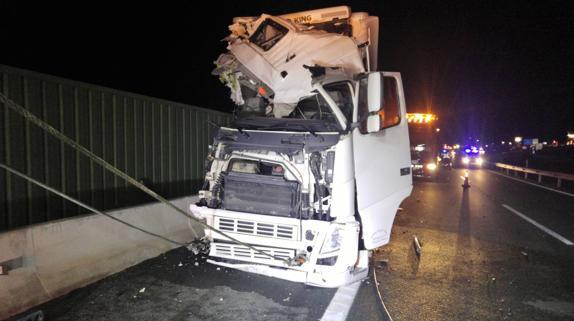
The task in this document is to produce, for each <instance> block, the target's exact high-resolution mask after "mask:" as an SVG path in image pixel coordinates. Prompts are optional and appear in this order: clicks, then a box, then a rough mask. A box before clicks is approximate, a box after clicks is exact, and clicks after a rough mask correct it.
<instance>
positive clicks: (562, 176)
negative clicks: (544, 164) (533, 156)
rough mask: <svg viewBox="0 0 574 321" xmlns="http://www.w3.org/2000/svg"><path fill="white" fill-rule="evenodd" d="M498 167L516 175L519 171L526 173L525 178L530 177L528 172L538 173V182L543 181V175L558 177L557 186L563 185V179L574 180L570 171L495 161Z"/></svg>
mask: <svg viewBox="0 0 574 321" xmlns="http://www.w3.org/2000/svg"><path fill="white" fill-rule="evenodd" d="M495 166H496V167H497V168H500V169H501V170H502V171H504V170H506V174H507V175H510V171H513V172H514V176H518V173H519V172H520V173H524V179H528V174H532V175H538V183H542V177H543V176H546V177H552V178H555V179H556V187H557V188H560V187H562V181H563V180H566V181H574V174H568V173H560V172H551V171H543V170H539V169H533V168H528V167H521V166H514V165H508V164H503V163H495Z"/></svg>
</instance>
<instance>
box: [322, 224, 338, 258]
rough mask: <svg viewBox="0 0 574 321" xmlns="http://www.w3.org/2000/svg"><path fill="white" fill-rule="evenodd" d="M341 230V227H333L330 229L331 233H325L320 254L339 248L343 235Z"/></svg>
mask: <svg viewBox="0 0 574 321" xmlns="http://www.w3.org/2000/svg"><path fill="white" fill-rule="evenodd" d="M341 232H342V229H341V228H339V227H334V228H332V229H331V233H330V234H329V235H327V237H326V238H325V242H323V247H322V248H321V254H329V253H333V252H336V251H338V250H340V249H341V241H342V240H343V235H342V233H341Z"/></svg>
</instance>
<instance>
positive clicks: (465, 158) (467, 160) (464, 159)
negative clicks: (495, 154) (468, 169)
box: [462, 156, 470, 164]
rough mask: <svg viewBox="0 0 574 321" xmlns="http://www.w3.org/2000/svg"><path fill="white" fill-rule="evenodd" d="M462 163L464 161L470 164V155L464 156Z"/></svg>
mask: <svg viewBox="0 0 574 321" xmlns="http://www.w3.org/2000/svg"><path fill="white" fill-rule="evenodd" d="M462 163H463V164H468V163H470V158H468V157H466V156H465V157H463V158H462Z"/></svg>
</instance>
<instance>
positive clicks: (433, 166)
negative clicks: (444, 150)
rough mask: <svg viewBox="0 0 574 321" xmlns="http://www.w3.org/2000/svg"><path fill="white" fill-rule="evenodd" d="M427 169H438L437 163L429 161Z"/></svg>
mask: <svg viewBox="0 0 574 321" xmlns="http://www.w3.org/2000/svg"><path fill="white" fill-rule="evenodd" d="M427 169H428V170H429V171H434V170H435V169H436V164H435V163H428V164H427Z"/></svg>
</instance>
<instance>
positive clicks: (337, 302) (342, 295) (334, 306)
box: [321, 281, 361, 321]
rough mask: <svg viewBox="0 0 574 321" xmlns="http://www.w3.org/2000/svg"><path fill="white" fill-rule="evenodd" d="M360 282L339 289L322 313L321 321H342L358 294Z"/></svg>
mask: <svg viewBox="0 0 574 321" xmlns="http://www.w3.org/2000/svg"><path fill="white" fill-rule="evenodd" d="M360 286H361V281H358V282H355V283H351V284H348V285H345V286H342V287H339V289H338V290H337V292H336V293H335V296H333V299H332V300H331V303H329V306H328V307H327V310H325V313H323V317H322V318H321V321H344V320H346V319H347V315H348V314H349V311H350V310H351V305H353V301H354V300H355V296H357V292H359V287H360Z"/></svg>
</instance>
